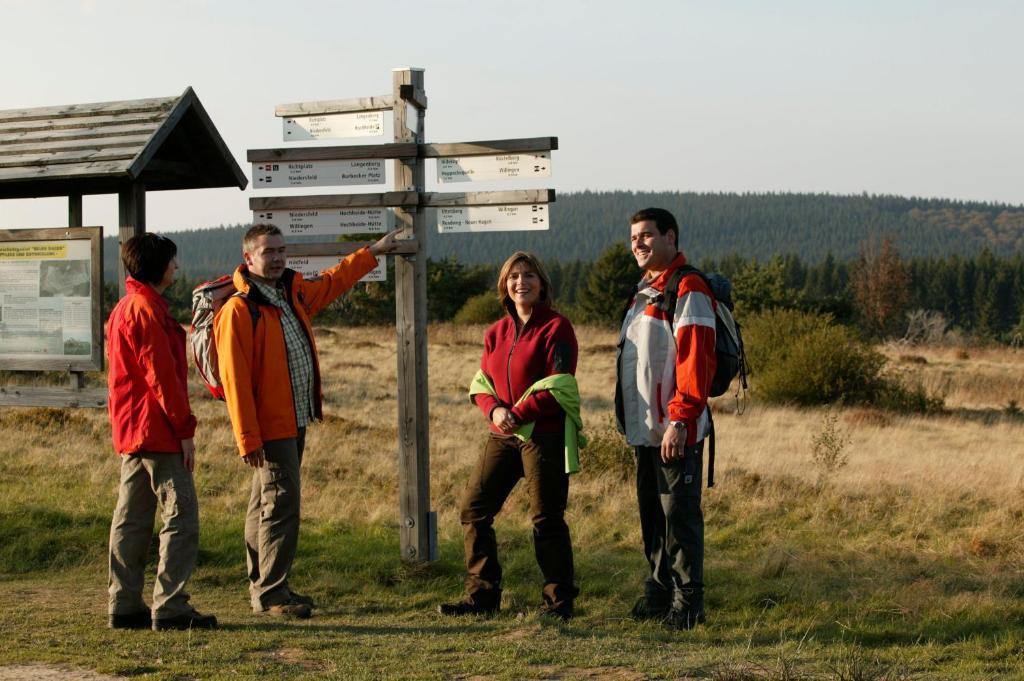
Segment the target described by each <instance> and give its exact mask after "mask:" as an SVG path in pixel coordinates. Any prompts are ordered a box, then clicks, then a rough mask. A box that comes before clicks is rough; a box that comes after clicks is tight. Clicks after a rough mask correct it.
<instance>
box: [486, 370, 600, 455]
mask: <svg viewBox="0 0 1024 681" xmlns="http://www.w3.org/2000/svg"><path fill="white" fill-rule="evenodd" d="M540 390H547V391H548V392H549V393H551V395H552V397H554V398H555V400H556V401H557V402H558V405H559V406H560V407H562V410H563V411H565V472H566V473H577V472H579V470H580V449H582V448H583V447H586V446H587V439H586V438H585V437H583V419H582V418H581V417H580V388H579V385H578V384H577V383H576V377H575V376H573V375H572V374H552V375H551V376H547V377H545V378H542V379H540V380H539V381H537V382H536V383H534V384H533V385H531V386H530V387H529V388H527V389H526V392H524V393H523V394H522V395H521V396H520V397H519V399H518V400H516V404H519V403H520V402H522V401H523V400H525V399H526V398H527V397H529V396H530V395H532V394H533V393H535V392H538V391H540ZM480 393H486V394H488V395H493V396H495V397H497V393H496V392H495V390H494V386H493V385H492V384H491V380H490V379H489V378H487V375H486V374H485V373H484V372H483V371H477V372H476V376H474V377H473V382H472V383H470V384H469V400H470V401H471V402H472V401H473V395H478V394H480ZM513 435H515V436H516V437H518V438H519V439H520V440H523V441H524V442H525V441H526V440H529V439H530V436H531V435H533V424H532V423H524V424H523V425H522V426H520V427H519V428H518V429H517V430H516V431H515V432H514V433H513Z"/></svg>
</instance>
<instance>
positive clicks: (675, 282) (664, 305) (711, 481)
mask: <svg viewBox="0 0 1024 681" xmlns="http://www.w3.org/2000/svg"><path fill="white" fill-rule="evenodd" d="M691 274H696V275H697V276H698V277H700V278H701V280H702V281H703V282H704V285H705V286H707V287H708V290H709V291H711V282H709V281H708V278H707V277H706V276H704V273H703V272H701V271H700V270H699V269H697V268H696V267H694V266H692V265H683V266H682V267H679V268H678V269H676V271H674V272H673V273H672V274H671V275H669V278H668V281H667V282H665V290H664V291H663V292H662V299H661V300H660V301H659V302H658V307H659V308H660V309H662V310H664V311H665V312H671V314H672V319H673V320H674V319H675V309H676V302H677V299H678V297H679V284H680V282H682V281H683V277H687V276H689V275H691ZM714 296H715V294H714V292H712V293H711V297H712V299H713V298H714ZM704 408H705V409H707V412H708V487H714V486H715V420H714V419H713V418H712V417H711V406H710V405H705V407H704Z"/></svg>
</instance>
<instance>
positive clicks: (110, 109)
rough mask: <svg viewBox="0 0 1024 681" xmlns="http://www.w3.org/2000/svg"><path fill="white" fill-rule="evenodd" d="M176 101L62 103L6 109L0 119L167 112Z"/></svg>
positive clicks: (0, 113) (10, 120) (161, 99)
mask: <svg viewBox="0 0 1024 681" xmlns="http://www.w3.org/2000/svg"><path fill="white" fill-rule="evenodd" d="M176 101H178V97H158V98H154V99H129V100H124V101H118V102H93V103H89V104H62V105H59V106H42V107H37V108H33V109H5V110H2V111H0V121H5V122H20V121H38V120H46V119H50V118H81V117H85V116H117V115H125V114H140V113H157V112H166V111H170V109H171V107H172V106H174V103H175V102H176Z"/></svg>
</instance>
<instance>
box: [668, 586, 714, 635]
mask: <svg viewBox="0 0 1024 681" xmlns="http://www.w3.org/2000/svg"><path fill="white" fill-rule="evenodd" d="M704 619H705V617H704V594H703V593H702V592H697V591H694V590H693V589H680V590H678V591H676V592H675V593H674V594H673V598H672V609H671V610H669V612H668V616H666V617H665V626H666V627H667V628H669V629H679V630H689V629H693V628H694V627H695V626H697V625H698V624H704Z"/></svg>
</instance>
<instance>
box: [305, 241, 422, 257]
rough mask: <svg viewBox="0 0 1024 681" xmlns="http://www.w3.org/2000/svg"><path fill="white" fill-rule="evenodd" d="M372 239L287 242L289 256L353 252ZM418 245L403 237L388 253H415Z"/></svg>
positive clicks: (368, 243)
mask: <svg viewBox="0 0 1024 681" xmlns="http://www.w3.org/2000/svg"><path fill="white" fill-rule="evenodd" d="M373 243H374V242H372V241H332V242H328V243H321V244H307V243H301V244H288V255H289V256H292V255H294V256H296V257H302V256H312V255H348V254H350V253H355V252H356V251H358V250H359V249H360V248H362V247H363V246H369V245H371V244H373ZM419 250H420V245H419V242H418V241H417V240H416V239H403V240H401V241H399V242H398V246H397V247H396V248H395V250H394V251H393V252H392V253H389V254H388V255H415V254H416V253H419Z"/></svg>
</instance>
